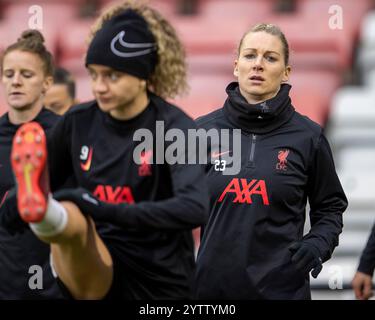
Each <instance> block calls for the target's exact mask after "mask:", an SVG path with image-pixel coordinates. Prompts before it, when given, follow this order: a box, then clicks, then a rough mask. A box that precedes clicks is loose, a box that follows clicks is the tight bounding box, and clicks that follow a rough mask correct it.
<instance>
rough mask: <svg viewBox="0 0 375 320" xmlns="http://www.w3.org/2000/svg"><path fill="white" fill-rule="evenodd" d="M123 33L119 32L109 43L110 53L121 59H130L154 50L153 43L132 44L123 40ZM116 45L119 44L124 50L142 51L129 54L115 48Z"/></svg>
mask: <svg viewBox="0 0 375 320" xmlns="http://www.w3.org/2000/svg"><path fill="white" fill-rule="evenodd" d="M124 36H125V31H120V32H119V33H118V34H117V35H116V36H115V37H114V38H113V39H112V41H111V51H112V52H113V53H114V54H115V55H116V56H119V57H121V58H132V57H138V56H143V55H145V54H148V53H150V52H152V51H154V50H156V45H155V43H152V42H148V43H147V42H145V43H132V42H127V41H125V40H124ZM116 43H119V44H120V45H121V46H122V47H123V48H125V49H144V50H138V51H131V52H122V51H120V50H118V49H117V48H116Z"/></svg>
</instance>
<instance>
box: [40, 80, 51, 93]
mask: <svg viewBox="0 0 375 320" xmlns="http://www.w3.org/2000/svg"><path fill="white" fill-rule="evenodd" d="M52 85H53V77H52V76H47V77H46V78H45V79H44V82H43V89H42V94H45V93H46V92H47V91H48V89H49V88H51V86H52Z"/></svg>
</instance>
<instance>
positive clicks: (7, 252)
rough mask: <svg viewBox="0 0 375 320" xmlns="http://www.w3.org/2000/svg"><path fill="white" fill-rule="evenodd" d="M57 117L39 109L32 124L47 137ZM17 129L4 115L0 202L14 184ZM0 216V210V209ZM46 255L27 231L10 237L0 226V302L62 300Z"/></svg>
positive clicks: (1, 121)
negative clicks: (13, 152) (5, 300)
mask: <svg viewBox="0 0 375 320" xmlns="http://www.w3.org/2000/svg"><path fill="white" fill-rule="evenodd" d="M59 118H60V117H59V116H58V115H56V114H54V113H53V112H51V111H49V110H47V109H44V108H43V109H42V110H41V112H40V113H39V114H38V115H37V116H36V118H35V119H34V120H33V121H36V122H38V123H39V124H40V125H41V126H42V127H43V128H44V130H45V131H46V134H47V136H48V135H49V131H50V129H51V127H52V126H53V125H54V124H55V123H56V122H57V120H58V119H59ZM19 127H20V125H14V124H12V123H11V122H10V121H9V117H8V113H6V114H4V115H3V116H2V117H1V118H0V203H1V202H2V201H3V200H4V199H3V198H4V197H5V196H6V194H7V192H8V191H9V190H10V189H11V188H13V187H14V184H15V182H14V177H13V173H12V168H11V165H10V153H11V148H12V140H13V137H14V135H15V133H16V131H17V129H18V128H19ZM14 210H16V207H14ZM0 214H4V211H2V210H0ZM15 214H18V213H15ZM49 253H50V247H49V245H47V244H45V243H44V242H42V241H40V240H39V239H38V238H37V237H36V236H35V235H34V233H33V232H32V231H31V230H30V229H25V231H24V233H17V234H10V233H9V232H8V231H7V230H6V229H5V228H4V227H2V226H1V225H0V299H57V298H62V295H61V293H60V290H59V288H58V286H57V284H56V282H55V279H54V278H53V276H52V272H51V270H50V267H49ZM40 271H42V272H43V283H41V281H39V280H38V279H37V275H38V273H39V274H40ZM33 276H34V277H33ZM30 284H31V286H30ZM40 285H42V288H41V286H40Z"/></svg>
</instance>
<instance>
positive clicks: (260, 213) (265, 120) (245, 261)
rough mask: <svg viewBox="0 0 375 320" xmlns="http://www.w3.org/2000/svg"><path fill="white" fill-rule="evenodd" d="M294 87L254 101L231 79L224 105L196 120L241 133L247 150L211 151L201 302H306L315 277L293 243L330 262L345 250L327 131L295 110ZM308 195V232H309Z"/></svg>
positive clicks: (341, 203) (340, 196)
mask: <svg viewBox="0 0 375 320" xmlns="http://www.w3.org/2000/svg"><path fill="white" fill-rule="evenodd" d="M289 90H290V86H289V85H288V84H282V86H281V89H280V91H279V93H278V94H277V96H276V97H274V98H272V99H270V100H267V101H266V102H264V103H261V104H257V105H249V104H248V103H247V102H246V100H245V99H244V98H243V97H242V95H241V94H240V92H239V89H238V83H236V82H233V83H231V84H230V85H229V86H228V87H227V93H228V98H227V100H226V102H225V104H224V107H223V108H221V109H219V110H217V111H214V112H212V113H210V114H208V115H206V116H203V117H201V118H199V119H198V120H197V123H198V126H199V127H201V128H204V129H206V130H209V129H218V130H220V129H230V132H233V131H232V129H234V128H236V129H241V135H240V142H241V153H240V154H233V148H232V147H233V146H230V147H229V148H228V147H226V148H228V149H223V147H222V146H220V144H221V143H219V145H212V146H211V153H210V154H211V158H214V159H213V160H214V162H213V164H209V165H207V167H206V171H207V176H208V184H209V192H210V204H211V213H210V217H209V220H208V223H207V225H205V227H204V233H203V237H202V241H201V247H200V250H199V253H198V259H197V272H196V288H195V295H196V297H197V298H200V299H211V298H213V299H218V298H219V299H258V298H260V299H262V298H263V299H308V298H310V288H309V276H308V275H302V274H299V272H298V271H297V269H296V268H295V267H294V265H293V264H292V263H291V261H290V258H291V254H290V252H289V250H288V246H289V245H291V244H292V243H293V242H294V241H298V240H302V239H304V241H307V242H309V243H310V244H312V245H314V246H315V247H316V248H317V249H318V250H319V252H320V255H321V257H322V259H323V260H324V261H326V260H327V259H329V258H330V256H331V254H332V252H333V250H334V248H335V246H337V245H338V238H339V234H340V233H341V231H342V226H343V224H342V213H343V212H344V210H345V209H346V207H347V199H346V197H345V194H344V191H343V189H342V187H341V184H340V182H339V179H338V177H337V175H336V172H335V167H334V163H333V159H332V155H331V151H330V147H329V145H328V142H327V140H326V138H325V137H324V135H323V133H322V128H321V127H320V126H319V125H317V124H316V123H314V122H313V121H311V120H310V119H308V118H307V117H304V116H302V115H300V114H299V113H298V112H296V111H295V110H294V108H293V106H292V105H291V102H290V98H289ZM230 157H234V158H235V159H237V161H240V163H241V169H240V172H239V173H238V174H236V175H224V174H223V173H224V172H225V170H228V166H229V162H228V161H229V160H230ZM223 170H224V171H223ZM307 199H308V200H309V203H310V208H311V209H310V221H311V230H310V231H309V232H308V233H307V234H306V235H303V228H304V222H305V209H306V202H307Z"/></svg>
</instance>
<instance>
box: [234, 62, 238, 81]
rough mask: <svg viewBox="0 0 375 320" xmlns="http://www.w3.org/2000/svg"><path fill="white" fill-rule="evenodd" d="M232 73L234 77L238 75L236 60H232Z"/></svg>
mask: <svg viewBox="0 0 375 320" xmlns="http://www.w3.org/2000/svg"><path fill="white" fill-rule="evenodd" d="M233 75H234V76H235V77H238V60H237V59H236V60H234V70H233Z"/></svg>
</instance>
